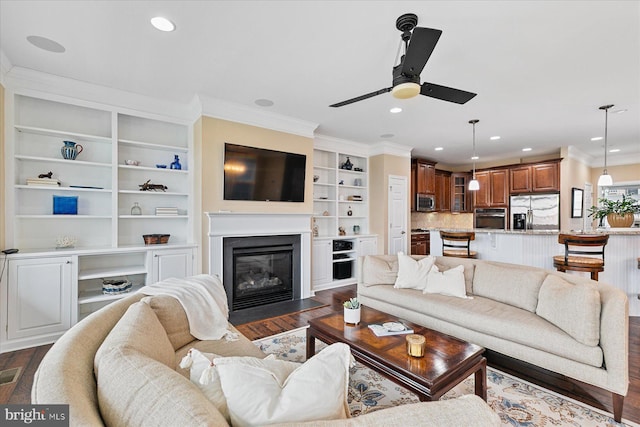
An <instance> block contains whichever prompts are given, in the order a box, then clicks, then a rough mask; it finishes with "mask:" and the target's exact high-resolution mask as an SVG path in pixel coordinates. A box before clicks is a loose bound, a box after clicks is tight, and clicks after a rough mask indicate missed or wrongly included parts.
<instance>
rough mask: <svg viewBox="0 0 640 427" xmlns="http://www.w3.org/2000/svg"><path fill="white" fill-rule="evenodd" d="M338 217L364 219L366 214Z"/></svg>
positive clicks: (341, 217)
mask: <svg viewBox="0 0 640 427" xmlns="http://www.w3.org/2000/svg"><path fill="white" fill-rule="evenodd" d="M338 218H340V219H365V218H366V216H356V215H351V216H349V215H340V216H339V217H338Z"/></svg>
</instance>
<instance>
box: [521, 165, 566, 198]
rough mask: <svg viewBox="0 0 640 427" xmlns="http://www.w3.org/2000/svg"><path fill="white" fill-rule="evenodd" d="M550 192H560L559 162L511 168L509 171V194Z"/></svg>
mask: <svg viewBox="0 0 640 427" xmlns="http://www.w3.org/2000/svg"><path fill="white" fill-rule="evenodd" d="M550 191H560V163H559V161H555V162H548V163H539V164H529V165H520V166H513V167H511V168H510V169H509V192H510V193H511V194H520V193H546V192H550Z"/></svg>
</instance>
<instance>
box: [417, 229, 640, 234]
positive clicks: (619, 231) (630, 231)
mask: <svg viewBox="0 0 640 427" xmlns="http://www.w3.org/2000/svg"><path fill="white" fill-rule="evenodd" d="M440 230H443V231H473V232H475V233H493V234H521V235H524V236H528V235H555V234H560V233H566V234H610V235H622V236H640V228H637V227H635V228H633V227H626V228H603V229H597V230H590V231H585V232H583V231H582V230H499V229H490V228H475V229H451V228H432V229H431V230H430V231H440ZM424 233H428V231H427V232H422V231H421V232H414V231H412V232H411V234H424Z"/></svg>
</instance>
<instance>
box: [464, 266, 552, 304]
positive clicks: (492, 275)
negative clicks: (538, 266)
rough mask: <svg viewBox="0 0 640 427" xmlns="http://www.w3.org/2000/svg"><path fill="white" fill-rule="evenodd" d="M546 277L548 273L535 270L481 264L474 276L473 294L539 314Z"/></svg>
mask: <svg viewBox="0 0 640 427" xmlns="http://www.w3.org/2000/svg"><path fill="white" fill-rule="evenodd" d="M546 275H547V273H546V272H545V271H543V270H535V269H533V268H531V267H521V266H517V265H510V266H508V267H507V266H501V265H496V264H491V263H490V262H480V263H478V264H477V265H476V271H475V273H474V275H473V294H474V295H478V296H481V297H486V298H490V299H492V300H495V301H499V302H503V303H505V304H509V305H512V306H514V307H519V308H522V309H525V310H528V311H530V312H532V313H535V312H536V306H537V305H538V293H539V292H540V286H542V281H543V280H544V278H545V276H546Z"/></svg>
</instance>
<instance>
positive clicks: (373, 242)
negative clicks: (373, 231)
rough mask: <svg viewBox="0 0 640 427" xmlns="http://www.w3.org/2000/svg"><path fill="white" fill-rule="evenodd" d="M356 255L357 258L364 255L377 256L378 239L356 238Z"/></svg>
mask: <svg viewBox="0 0 640 427" xmlns="http://www.w3.org/2000/svg"><path fill="white" fill-rule="evenodd" d="M357 244H358V247H357V249H356V250H357V251H358V252H357V253H358V257H361V256H365V255H377V254H378V238H377V237H360V238H358V242H357Z"/></svg>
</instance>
